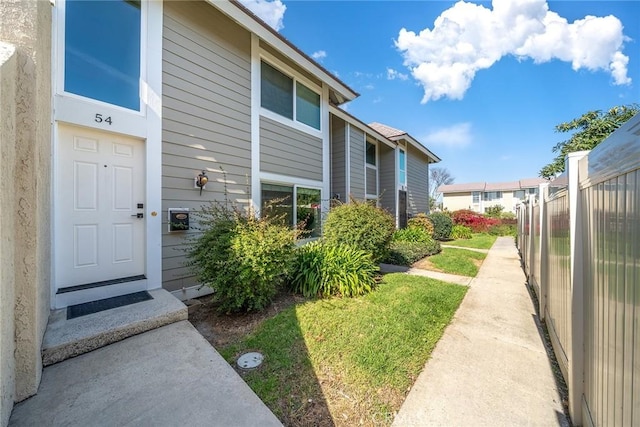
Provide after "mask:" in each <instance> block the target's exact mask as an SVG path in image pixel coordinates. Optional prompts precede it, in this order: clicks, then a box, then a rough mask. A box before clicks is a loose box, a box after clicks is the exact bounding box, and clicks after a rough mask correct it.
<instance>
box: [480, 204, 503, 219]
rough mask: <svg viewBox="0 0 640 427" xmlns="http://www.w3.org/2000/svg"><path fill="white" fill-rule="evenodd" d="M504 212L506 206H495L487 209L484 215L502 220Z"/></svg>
mask: <svg viewBox="0 0 640 427" xmlns="http://www.w3.org/2000/svg"><path fill="white" fill-rule="evenodd" d="M502 211H504V206H502V205H493V206H489V207H488V208H486V209H485V210H484V214H485V215H486V216H488V217H489V218H500V216H501V215H502Z"/></svg>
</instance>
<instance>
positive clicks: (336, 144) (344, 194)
mask: <svg viewBox="0 0 640 427" xmlns="http://www.w3.org/2000/svg"><path fill="white" fill-rule="evenodd" d="M345 132H346V126H345V122H344V120H342V119H340V118H338V117H336V116H333V115H332V116H331V197H333V196H334V195H335V194H340V200H341V201H343V202H344V201H345V200H349V198H348V197H349V194H348V191H347V183H346V175H345V170H346V162H347V160H346V158H345V144H346V143H345V139H346V138H345Z"/></svg>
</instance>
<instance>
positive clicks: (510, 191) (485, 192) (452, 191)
mask: <svg viewBox="0 0 640 427" xmlns="http://www.w3.org/2000/svg"><path fill="white" fill-rule="evenodd" d="M547 182H549V181H547V180H546V179H544V178H527V179H521V180H519V181H513V182H473V183H468V184H449V185H441V186H440V187H438V192H440V193H442V208H443V209H446V210H449V211H457V210H459V209H471V210H473V211H475V212H480V213H484V212H485V211H486V209H487V208H488V207H490V206H495V205H500V206H502V207H503V208H504V211H505V212H515V211H516V206H517V205H518V203H520V202H521V201H524V200H525V199H526V198H527V197H528V196H529V195H530V194H535V195H538V193H539V188H540V184H543V183H547Z"/></svg>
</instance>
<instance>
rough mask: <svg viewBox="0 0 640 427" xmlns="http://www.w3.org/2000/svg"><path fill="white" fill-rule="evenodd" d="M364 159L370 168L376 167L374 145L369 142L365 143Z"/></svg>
mask: <svg viewBox="0 0 640 427" xmlns="http://www.w3.org/2000/svg"><path fill="white" fill-rule="evenodd" d="M366 150H367V152H366V158H367V164H368V165H371V166H375V165H376V144H372V143H370V142H369V141H367V143H366Z"/></svg>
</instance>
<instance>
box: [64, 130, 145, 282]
mask: <svg viewBox="0 0 640 427" xmlns="http://www.w3.org/2000/svg"><path fill="white" fill-rule="evenodd" d="M144 150H145V145H144V141H141V140H138V139H135V138H131V137H126V136H122V135H117V134H111V133H107V132H102V131H96V130H90V129H87V128H80V127H74V126H67V125H62V124H60V125H59V138H58V147H57V153H58V154H57V165H56V168H57V169H56V170H57V180H56V190H55V229H54V232H55V252H54V256H55V289H56V290H57V292H58V293H60V292H61V291H62V292H65V291H70V290H71V289H76V288H78V287H80V288H82V286H79V285H86V287H99V285H107V284H109V283H111V282H113V283H118V282H125V283H126V282H127V281H128V280H131V281H134V280H139V279H141V278H144V276H143V275H144V273H145V242H146V238H145V226H144V221H145V218H144V217H143V212H144V211H145V209H144V203H145V194H144V191H145V190H144V189H145V170H144V159H145V151H144ZM133 291H135V290H132V292H133ZM120 293H121V291H120Z"/></svg>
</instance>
